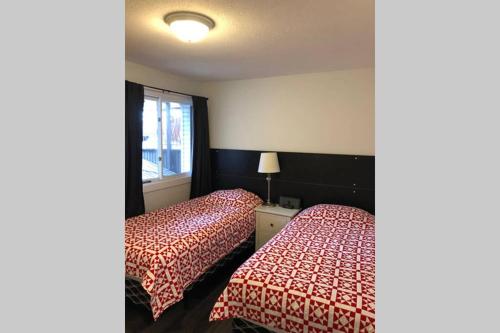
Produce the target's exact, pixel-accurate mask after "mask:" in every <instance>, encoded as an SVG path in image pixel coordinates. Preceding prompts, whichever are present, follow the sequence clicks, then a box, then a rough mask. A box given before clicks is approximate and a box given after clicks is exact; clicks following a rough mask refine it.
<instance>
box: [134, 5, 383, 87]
mask: <svg viewBox="0 0 500 333" xmlns="http://www.w3.org/2000/svg"><path fill="white" fill-rule="evenodd" d="M374 2H375V1H374V0H314V1H312V0H310V1H307V0H184V1H182V0H174V1H161V0H126V2H125V13H126V14H125V25H126V29H125V32H126V42H125V45H126V50H125V54H126V58H127V60H129V61H132V62H136V63H139V64H143V65H147V66H151V67H154V68H157V69H161V70H164V71H167V72H170V73H173V74H177V75H183V76H187V77H190V78H194V79H198V80H229V79H248V78H258V77H269V76H278V75H290V74H300V73H312V72H323V71H332V70H339V69H349V68H360V67H373V66H374V44H375V43H374V20H375V13H374ZM179 10H183V11H194V12H199V13H201V14H204V15H207V16H209V17H211V18H212V19H213V20H214V21H215V24H216V26H215V28H214V29H213V30H212V31H210V33H209V34H208V37H207V38H206V39H204V40H203V41H201V42H199V43H196V44H186V43H183V42H181V41H179V40H177V39H176V38H175V37H174V36H173V35H172V34H171V33H170V31H169V28H168V26H167V25H166V24H165V23H164V22H163V17H164V16H165V14H167V13H170V12H173V11H179Z"/></svg>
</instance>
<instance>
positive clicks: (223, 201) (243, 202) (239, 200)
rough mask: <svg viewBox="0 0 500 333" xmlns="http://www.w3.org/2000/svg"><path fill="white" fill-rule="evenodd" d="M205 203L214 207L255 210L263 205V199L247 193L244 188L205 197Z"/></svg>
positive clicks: (213, 193) (216, 192)
mask: <svg viewBox="0 0 500 333" xmlns="http://www.w3.org/2000/svg"><path fill="white" fill-rule="evenodd" d="M205 202H206V203H209V204H213V205H221V206H231V207H244V206H246V207H249V208H252V209H253V208H255V207H257V206H258V205H260V204H262V202H263V201H262V199H261V198H259V197H258V196H257V195H256V194H254V193H252V192H248V191H245V190H244V189H242V188H237V189H234V190H219V191H215V192H212V193H210V194H208V195H206V196H205Z"/></svg>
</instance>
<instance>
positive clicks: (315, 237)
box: [210, 204, 375, 332]
mask: <svg viewBox="0 0 500 333" xmlns="http://www.w3.org/2000/svg"><path fill="white" fill-rule="evenodd" d="M234 317H239V318H243V319H247V320H250V321H253V322H255V323H257V324H260V325H262V326H264V327H268V328H270V329H271V330H273V331H278V332H283V331H284V332H374V331H375V217H374V216H373V215H371V214H369V213H367V212H365V211H364V210H361V209H357V208H353V207H347V206H339V205H327V204H322V205H316V206H314V207H311V208H308V209H306V210H304V211H303V212H301V213H300V214H298V215H297V216H296V217H295V218H294V219H293V220H292V221H290V222H289V223H288V224H287V226H286V227H285V228H283V229H282V230H281V231H280V232H279V233H278V234H277V235H276V236H274V237H273V238H272V239H271V240H270V241H269V242H268V243H266V244H265V245H264V246H263V247H262V248H260V249H259V250H258V251H257V252H256V253H255V254H254V255H253V256H252V257H250V258H249V259H248V260H247V261H246V262H245V263H244V264H243V265H242V266H240V268H238V270H237V271H236V272H235V273H234V274H233V275H232V277H231V280H230V281H229V284H228V286H227V287H226V289H225V290H224V291H223V293H222V294H221V295H220V296H219V299H218V300H217V302H216V304H215V306H214V308H213V310H212V313H211V314H210V320H223V319H228V318H234Z"/></svg>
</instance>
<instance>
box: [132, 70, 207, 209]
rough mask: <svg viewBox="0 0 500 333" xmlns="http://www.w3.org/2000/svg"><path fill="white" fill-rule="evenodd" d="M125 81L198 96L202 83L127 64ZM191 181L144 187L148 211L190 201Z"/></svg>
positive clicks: (183, 180) (175, 181)
mask: <svg viewBox="0 0 500 333" xmlns="http://www.w3.org/2000/svg"><path fill="white" fill-rule="evenodd" d="M125 79H126V80H129V81H133V82H137V83H141V84H145V85H149V86H153V87H158V88H164V89H171V90H175V91H179V92H183V93H188V94H194V95H198V94H199V92H200V82H198V81H195V80H190V79H187V78H184V77H181V76H176V75H172V74H168V73H165V72H162V71H159V70H157V69H154V68H150V67H147V66H143V65H139V64H136V63H133V62H130V61H126V62H125ZM190 189H191V182H190V179H178V180H174V181H170V182H165V183H162V184H145V185H144V203H145V205H146V211H147V212H149V211H152V210H156V209H159V208H162V207H166V206H170V205H173V204H175V203H178V202H181V201H185V200H188V199H189V192H190Z"/></svg>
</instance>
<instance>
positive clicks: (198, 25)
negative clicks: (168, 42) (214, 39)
mask: <svg viewBox="0 0 500 333" xmlns="http://www.w3.org/2000/svg"><path fill="white" fill-rule="evenodd" d="M163 20H164V21H165V23H167V24H168V26H169V27H170V30H172V32H173V33H174V34H175V35H176V36H177V38H179V39H180V40H182V41H183V42H186V43H196V42H199V41H200V40H202V39H203V38H205V37H206V36H207V34H208V32H209V31H210V29H212V28H213V27H215V22H214V21H213V20H212V19H211V18H210V17H208V16H205V15H202V14H198V13H192V12H173V13H170V14H167V15H165V17H164V18H163Z"/></svg>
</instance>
